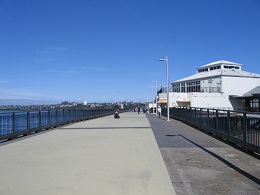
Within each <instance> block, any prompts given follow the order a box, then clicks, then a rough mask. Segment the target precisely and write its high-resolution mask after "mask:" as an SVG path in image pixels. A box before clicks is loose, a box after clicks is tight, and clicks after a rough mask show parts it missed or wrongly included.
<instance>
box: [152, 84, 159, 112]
mask: <svg viewBox="0 0 260 195" xmlns="http://www.w3.org/2000/svg"><path fill="white" fill-rule="evenodd" d="M152 82H155V89H156V97H155V98H156V100H155V103H156V104H155V107H156V112H155V114H156V116H157V114H158V112H157V105H158V104H157V92H158V89H157V80H155V81H152Z"/></svg>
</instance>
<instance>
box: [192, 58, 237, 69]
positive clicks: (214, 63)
mask: <svg viewBox="0 0 260 195" xmlns="http://www.w3.org/2000/svg"><path fill="white" fill-rule="evenodd" d="M222 64H224V65H233V66H242V64H238V63H235V62H230V61H226V60H219V61H216V62H211V63H209V64H206V65H203V66H200V67H198V68H197V69H200V68H205V67H210V66H216V65H222Z"/></svg>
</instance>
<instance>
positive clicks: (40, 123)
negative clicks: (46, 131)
mask: <svg viewBox="0 0 260 195" xmlns="http://www.w3.org/2000/svg"><path fill="white" fill-rule="evenodd" d="M38 126H39V127H41V126H42V117H41V111H39V125H38ZM40 131H42V128H41V129H40Z"/></svg>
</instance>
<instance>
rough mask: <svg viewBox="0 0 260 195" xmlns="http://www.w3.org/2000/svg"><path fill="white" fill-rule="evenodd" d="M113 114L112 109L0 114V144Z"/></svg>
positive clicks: (76, 109)
mask: <svg viewBox="0 0 260 195" xmlns="http://www.w3.org/2000/svg"><path fill="white" fill-rule="evenodd" d="M113 113H114V109H100V108H98V109H78V108H75V109H55V110H33V111H16V112H13V111H10V112H0V142H4V141H8V140H12V139H16V138H19V137H23V136H27V135H30V134H35V133H38V132H41V131H45V130H48V129H52V128H55V127H58V126H62V125H66V124H69V123H74V122H79V121H83V120H89V119H93V118H98V117H102V116H107V115H111V114H113Z"/></svg>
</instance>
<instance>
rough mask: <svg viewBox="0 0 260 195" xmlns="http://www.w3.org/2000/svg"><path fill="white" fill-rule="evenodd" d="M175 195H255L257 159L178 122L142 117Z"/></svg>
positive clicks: (258, 189)
mask: <svg viewBox="0 0 260 195" xmlns="http://www.w3.org/2000/svg"><path fill="white" fill-rule="evenodd" d="M146 116H147V118H148V120H149V122H150V125H151V127H152V129H153V132H154V135H155V138H156V141H157V144H158V146H159V148H160V151H161V153H162V156H163V158H164V161H165V163H166V166H167V169H168V172H169V174H170V177H171V180H172V183H173V186H174V189H175V192H176V194H178V195H234V194H235V195H246V194H248V195H259V194H260V160H259V156H257V155H254V156H252V155H249V154H247V153H245V152H242V151H240V150H239V149H237V148H235V146H230V145H227V144H226V143H224V142H223V141H221V140H218V139H216V138H213V137H211V136H209V135H207V134H205V133H203V132H201V131H199V130H197V129H194V128H193V127H190V126H188V125H186V124H184V123H182V122H180V121H177V120H174V119H171V120H170V121H168V122H166V118H165V117H162V118H157V117H155V116H154V115H151V114H147V115H146Z"/></svg>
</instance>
